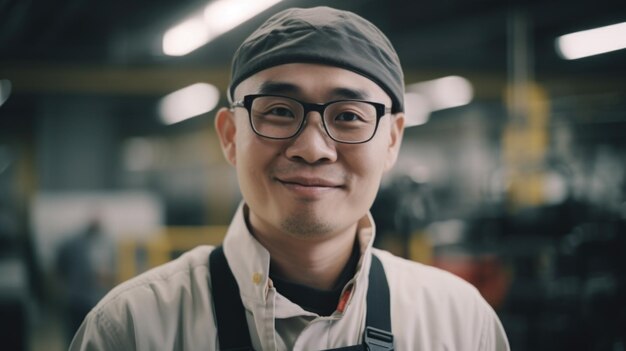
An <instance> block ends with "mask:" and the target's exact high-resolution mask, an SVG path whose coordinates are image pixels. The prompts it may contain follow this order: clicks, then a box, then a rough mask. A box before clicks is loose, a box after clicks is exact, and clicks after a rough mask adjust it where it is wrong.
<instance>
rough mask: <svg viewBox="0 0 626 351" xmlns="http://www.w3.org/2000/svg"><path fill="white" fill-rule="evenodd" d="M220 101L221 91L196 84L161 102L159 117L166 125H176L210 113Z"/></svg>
mask: <svg viewBox="0 0 626 351" xmlns="http://www.w3.org/2000/svg"><path fill="white" fill-rule="evenodd" d="M219 100H220V92H219V90H218V89H217V88H216V87H215V86H213V85H211V84H207V83H196V84H193V85H190V86H188V87H185V88H182V89H180V90H177V91H175V92H173V93H171V94H169V95H167V96H165V97H164V98H163V99H161V101H160V102H159V115H160V116H161V120H162V121H163V123H165V124H174V123H178V122H181V121H184V120H186V119H189V118H191V117H195V116H198V115H201V114H203V113H206V112H209V111H211V110H213V109H214V108H215V106H217V104H218V102H219Z"/></svg>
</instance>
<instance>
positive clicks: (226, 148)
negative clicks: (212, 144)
mask: <svg viewBox="0 0 626 351" xmlns="http://www.w3.org/2000/svg"><path fill="white" fill-rule="evenodd" d="M215 130H216V131H217V136H218V137H219V139H220V145H221V146H222V152H223V153H224V157H226V161H228V163H230V164H231V165H233V166H235V165H236V164H237V156H236V154H237V152H236V151H237V143H236V142H235V135H236V134H237V126H236V125H235V119H234V114H233V112H232V111H231V110H229V109H228V108H226V107H222V108H220V109H219V110H218V111H217V113H216V115H215Z"/></svg>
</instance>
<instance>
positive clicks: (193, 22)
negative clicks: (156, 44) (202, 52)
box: [163, 16, 211, 56]
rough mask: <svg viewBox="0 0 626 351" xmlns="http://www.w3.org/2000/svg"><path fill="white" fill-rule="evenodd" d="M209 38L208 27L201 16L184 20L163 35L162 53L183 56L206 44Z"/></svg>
mask: <svg viewBox="0 0 626 351" xmlns="http://www.w3.org/2000/svg"><path fill="white" fill-rule="evenodd" d="M210 38H211V35H210V32H209V27H208V26H207V25H206V24H205V23H204V19H203V18H202V17H201V16H195V17H192V18H189V19H187V20H185V21H184V22H183V23H181V24H179V25H176V26H174V27H172V28H171V29H169V30H168V31H167V32H165V35H163V53H164V54H166V55H170V56H183V55H187V54H188V53H190V52H192V51H194V50H195V49H197V48H199V47H201V46H202V45H204V44H206V43H207V42H208V41H209V40H210Z"/></svg>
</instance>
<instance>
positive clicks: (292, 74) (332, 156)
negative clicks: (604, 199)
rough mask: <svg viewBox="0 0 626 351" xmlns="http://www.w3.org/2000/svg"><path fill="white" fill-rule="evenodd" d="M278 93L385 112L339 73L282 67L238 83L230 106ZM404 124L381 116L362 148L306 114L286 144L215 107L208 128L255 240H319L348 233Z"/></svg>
mask: <svg viewBox="0 0 626 351" xmlns="http://www.w3.org/2000/svg"><path fill="white" fill-rule="evenodd" d="M262 93H270V94H279V95H284V96H288V97H292V98H295V99H298V100H300V101H304V102H310V103H325V102H328V101H333V100H339V99H346V98H355V97H359V99H361V100H367V101H372V102H378V103H383V104H385V106H388V107H389V106H391V99H390V98H389V96H388V95H387V94H386V93H385V92H384V91H383V90H382V89H381V88H380V87H379V86H378V85H377V84H375V83H374V82H372V81H370V80H369V79H367V78H365V77H363V76H361V75H359V74H356V73H354V72H352V71H348V70H345V69H341V68H337V67H332V66H323V65H315V64H285V65H280V66H275V67H272V68H269V69H266V70H264V71H261V72H259V73H257V74H255V75H253V76H251V77H250V78H248V79H246V80H245V81H243V82H242V83H241V84H240V85H239V86H238V87H237V89H236V90H235V94H234V95H235V96H234V100H235V101H238V100H241V99H243V97H244V96H245V95H248V94H262ZM403 125H404V118H403V116H402V115H396V116H392V115H390V114H389V115H387V116H385V117H383V118H382V119H381V120H380V124H379V126H378V130H377V132H376V135H375V136H374V137H373V139H372V140H370V141H369V142H367V143H364V144H342V143H338V142H336V141H333V140H332V139H331V138H330V137H329V136H328V135H327V134H326V132H325V130H324V127H323V125H322V120H321V116H320V115H319V113H317V112H310V113H309V114H308V116H307V122H306V124H305V126H304V127H303V130H302V131H301V133H300V134H298V135H297V136H295V137H293V138H291V139H287V140H271V139H267V138H263V137H261V136H258V135H256V134H255V133H254V131H253V130H252V128H251V126H250V122H249V119H248V113H247V111H246V109H244V108H236V109H235V110H234V111H229V110H227V109H222V110H220V111H219V112H218V114H217V117H216V128H217V131H218V133H219V136H220V140H221V143H222V148H223V151H224V154H225V156H226V158H227V159H228V161H229V162H230V163H231V164H233V165H234V166H235V167H236V169H237V177H238V180H239V185H240V188H241V192H242V195H243V198H244V200H245V202H246V203H247V204H248V206H249V209H250V217H249V220H250V224H251V225H252V228H253V231H254V232H255V234H257V235H258V234H264V235H277V234H287V235H292V236H296V237H324V236H332V235H339V234H341V233H344V232H347V231H353V230H354V228H355V225H356V223H357V221H358V220H359V219H360V218H361V217H363V216H364V215H365V214H366V213H367V211H368V210H369V208H370V207H371V205H372V203H373V201H374V198H375V196H376V193H377V191H378V188H379V185H380V181H381V178H382V176H383V173H384V172H385V171H386V170H388V169H389V168H391V166H392V165H393V164H394V163H395V160H396V157H397V153H398V148H399V146H400V141H401V139H402V129H403Z"/></svg>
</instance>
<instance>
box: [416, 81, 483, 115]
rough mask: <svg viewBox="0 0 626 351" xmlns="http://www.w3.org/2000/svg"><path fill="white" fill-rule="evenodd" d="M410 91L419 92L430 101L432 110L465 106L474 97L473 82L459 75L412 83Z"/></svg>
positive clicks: (429, 104)
mask: <svg viewBox="0 0 626 351" xmlns="http://www.w3.org/2000/svg"><path fill="white" fill-rule="evenodd" d="M406 91H407V92H409V93H418V94H420V95H421V96H422V97H424V98H425V99H426V101H428V106H429V107H430V110H431V111H437V110H443V109H447V108H452V107H457V106H463V105H467V104H469V103H470V102H471V101H472V99H473V97H474V89H473V88H472V84H471V83H470V82H469V81H468V80H467V79H465V78H463V77H459V76H448V77H443V78H439V79H434V80H429V81H425V82H419V83H415V84H411V85H409V86H407V87H406Z"/></svg>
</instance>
